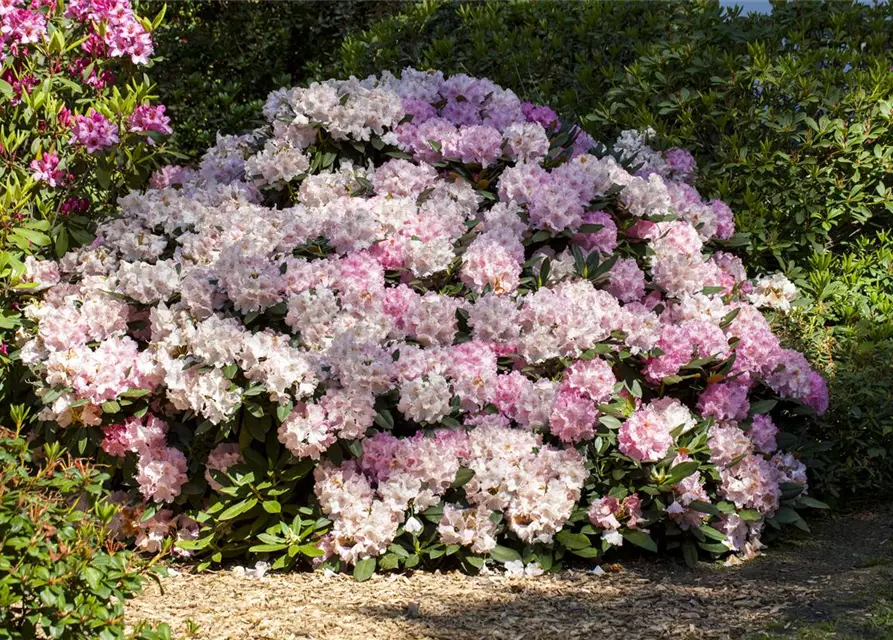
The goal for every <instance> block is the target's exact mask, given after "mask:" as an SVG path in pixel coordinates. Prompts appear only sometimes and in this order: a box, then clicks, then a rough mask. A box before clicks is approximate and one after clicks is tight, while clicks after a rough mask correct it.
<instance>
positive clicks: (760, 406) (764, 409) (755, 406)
mask: <svg viewBox="0 0 893 640" xmlns="http://www.w3.org/2000/svg"><path fill="white" fill-rule="evenodd" d="M777 404H778V400H757V401H756V402H752V403H751V404H750V415H752V416H755V415H758V414H763V413H769V412H770V411H772V409H774V408H775V405H777Z"/></svg>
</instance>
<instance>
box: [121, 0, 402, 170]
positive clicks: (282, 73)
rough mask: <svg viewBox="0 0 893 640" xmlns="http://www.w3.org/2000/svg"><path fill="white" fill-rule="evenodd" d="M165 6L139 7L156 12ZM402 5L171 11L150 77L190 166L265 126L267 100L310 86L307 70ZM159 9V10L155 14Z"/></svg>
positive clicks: (223, 6)
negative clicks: (236, 136)
mask: <svg viewBox="0 0 893 640" xmlns="http://www.w3.org/2000/svg"><path fill="white" fill-rule="evenodd" d="M161 4H163V2H160V1H158V0H150V1H148V2H146V1H144V2H140V3H139V5H140V6H141V7H142V8H143V10H144V11H147V12H149V13H152V12H153V11H157V10H158V8H159V7H160V5H161ZM398 4H399V3H397V2H393V1H390V0H388V1H384V2H360V1H358V0H346V1H339V2H324V1H319V0H317V1H308V2H257V1H255V0H252V1H245V2H241V1H238V2H237V1H231V0H221V1H210V0H202V1H199V2H173V3H168V8H167V13H166V16H165V24H164V25H163V26H162V27H161V28H159V29H158V31H157V32H156V33H155V38H156V48H155V49H156V53H157V54H158V56H159V57H160V58H161V60H159V61H158V62H156V64H155V66H154V68H153V69H152V73H153V79H154V80H155V81H156V82H157V83H158V90H159V94H160V97H161V101H162V102H164V103H165V104H166V105H167V109H168V110H167V113H168V115H169V116H170V117H171V121H172V122H173V123H174V124H175V143H176V145H177V146H178V148H179V150H180V151H182V152H183V153H186V154H187V155H189V156H190V157H191V158H197V157H198V156H200V155H201V154H202V153H203V152H204V151H205V150H206V149H207V148H208V147H209V146H211V145H213V144H214V141H215V138H216V134H217V131H221V132H223V133H240V132H242V131H245V130H246V129H251V128H253V127H255V126H257V125H259V124H261V123H260V122H259V120H258V119H259V118H260V117H261V116H260V113H261V107H262V106H263V103H264V100H265V99H266V97H267V94H268V93H269V92H270V91H272V90H274V89H278V88H279V87H284V86H292V85H294V84H297V83H299V82H301V81H303V80H304V78H305V77H306V75H307V72H306V70H305V67H306V65H307V63H308V62H310V61H311V60H314V59H316V58H317V57H319V56H321V55H326V54H327V53H328V52H330V51H332V50H334V49H336V48H337V47H338V45H339V43H340V42H341V38H342V37H343V36H344V34H345V33H347V32H348V31H349V30H358V29H363V28H365V27H366V26H367V25H369V24H370V23H373V22H374V21H375V20H377V19H380V18H381V17H383V16H384V15H386V14H387V13H388V12H389V11H393V10H394V9H395V8H396V6H397V5H398ZM156 5H157V6H156Z"/></svg>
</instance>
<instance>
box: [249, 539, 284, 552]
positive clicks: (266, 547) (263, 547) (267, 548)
mask: <svg viewBox="0 0 893 640" xmlns="http://www.w3.org/2000/svg"><path fill="white" fill-rule="evenodd" d="M286 547H288V544H286V543H284V542H281V543H277V544H256V545H254V546H253V547H249V548H248V550H249V551H251V552H252V553H272V552H274V551H282V550H283V549H285V548H286Z"/></svg>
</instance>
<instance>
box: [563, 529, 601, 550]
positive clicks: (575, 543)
mask: <svg viewBox="0 0 893 640" xmlns="http://www.w3.org/2000/svg"><path fill="white" fill-rule="evenodd" d="M555 539H556V540H557V541H558V542H559V543H561V544H563V545H564V546H565V547H567V548H568V549H569V550H571V551H575V550H579V549H585V548H587V547H589V546H591V545H592V543H591V542H590V541H589V538H588V537H587V536H585V535H583V534H582V533H572V532H570V531H567V530H566V529H564V530H561V531H559V532H558V534H557V535H556V536H555Z"/></svg>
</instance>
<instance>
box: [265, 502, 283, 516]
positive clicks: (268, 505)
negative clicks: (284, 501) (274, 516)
mask: <svg viewBox="0 0 893 640" xmlns="http://www.w3.org/2000/svg"><path fill="white" fill-rule="evenodd" d="M262 506H263V508H264V511H266V512H267V513H280V512H281V511H282V505H281V504H279V503H278V502H277V501H276V500H264V502H263V505H262Z"/></svg>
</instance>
